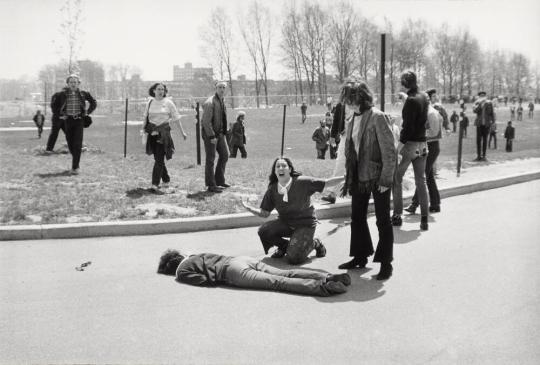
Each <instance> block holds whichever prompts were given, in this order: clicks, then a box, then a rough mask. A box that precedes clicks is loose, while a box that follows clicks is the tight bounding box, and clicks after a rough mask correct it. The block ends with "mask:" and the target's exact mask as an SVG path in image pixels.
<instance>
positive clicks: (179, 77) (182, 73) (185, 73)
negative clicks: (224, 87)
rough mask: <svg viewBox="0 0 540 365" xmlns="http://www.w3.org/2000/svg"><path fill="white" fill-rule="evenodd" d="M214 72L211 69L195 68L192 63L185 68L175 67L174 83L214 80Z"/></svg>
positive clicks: (186, 64) (188, 63) (185, 65)
mask: <svg viewBox="0 0 540 365" xmlns="http://www.w3.org/2000/svg"><path fill="white" fill-rule="evenodd" d="M213 76H214V70H213V69H212V68H211V67H193V65H192V64H191V62H187V63H185V64H184V67H180V66H178V65H173V81H190V80H194V79H199V78H212V77H213Z"/></svg>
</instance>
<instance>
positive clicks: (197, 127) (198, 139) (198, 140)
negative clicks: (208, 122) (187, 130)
mask: <svg viewBox="0 0 540 365" xmlns="http://www.w3.org/2000/svg"><path fill="white" fill-rule="evenodd" d="M199 107H200V105H199V102H197V104H196V105H195V119H196V120H197V123H196V124H195V141H196V143H197V165H200V164H201V117H200V113H199Z"/></svg>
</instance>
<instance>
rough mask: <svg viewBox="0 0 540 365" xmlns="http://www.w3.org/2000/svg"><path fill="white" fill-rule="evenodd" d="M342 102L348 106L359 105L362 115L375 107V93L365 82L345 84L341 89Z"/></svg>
mask: <svg viewBox="0 0 540 365" xmlns="http://www.w3.org/2000/svg"><path fill="white" fill-rule="evenodd" d="M340 100H341V101H342V102H343V103H345V104H347V105H359V106H360V113H363V112H364V111H366V110H369V109H370V108H371V107H373V93H372V92H371V90H370V89H369V86H368V85H367V83H365V82H364V81H358V82H355V83H354V84H353V83H347V84H345V85H344V86H343V87H342V88H341V95H340Z"/></svg>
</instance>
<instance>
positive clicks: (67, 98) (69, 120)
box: [47, 75, 97, 175]
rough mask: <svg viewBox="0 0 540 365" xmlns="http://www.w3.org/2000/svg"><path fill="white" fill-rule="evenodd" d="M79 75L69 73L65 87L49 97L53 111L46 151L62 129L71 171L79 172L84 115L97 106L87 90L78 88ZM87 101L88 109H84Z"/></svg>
mask: <svg viewBox="0 0 540 365" xmlns="http://www.w3.org/2000/svg"><path fill="white" fill-rule="evenodd" d="M80 83H81V81H80V79H79V76H77V75H70V76H69V77H68V78H67V79H66V84H67V87H65V88H64V89H63V90H62V91H59V92H57V93H55V94H54V95H53V96H52V98H51V110H52V113H53V117H52V124H53V127H52V128H51V134H50V136H49V140H48V142H47V151H48V152H52V150H53V148H54V144H55V143H56V138H57V137H58V131H59V130H60V129H62V130H63V131H64V133H65V134H66V140H67V143H68V148H69V152H70V153H71V155H72V163H71V173H72V174H73V175H77V174H79V161H80V160H81V151H82V143H83V133H84V121H83V120H84V117H85V116H87V115H90V114H91V113H92V112H93V111H94V110H95V109H96V106H97V103H96V100H95V99H94V98H93V97H92V95H91V94H90V93H89V92H88V91H84V90H80V89H79V85H80ZM86 102H88V104H89V105H88V109H86Z"/></svg>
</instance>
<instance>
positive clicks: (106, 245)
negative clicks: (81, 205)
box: [0, 180, 540, 364]
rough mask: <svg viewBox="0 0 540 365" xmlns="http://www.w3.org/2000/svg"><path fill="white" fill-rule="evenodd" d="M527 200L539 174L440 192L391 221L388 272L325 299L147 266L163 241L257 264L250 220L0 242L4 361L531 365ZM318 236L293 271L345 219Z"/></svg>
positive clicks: (533, 237)
mask: <svg viewBox="0 0 540 365" xmlns="http://www.w3.org/2000/svg"><path fill="white" fill-rule="evenodd" d="M539 207H540V180H535V181H532V182H526V183H522V184H516V185H511V186H507V187H503V188H498V189H492V190H486V191H481V192H476V193H473V194H466V195H461V196H453V197H449V198H446V199H444V200H443V202H442V212H441V213H437V214H433V216H432V218H431V221H430V229H429V231H427V232H421V231H420V230H419V216H418V215H414V216H405V217H404V224H403V226H402V227H401V228H395V247H394V257H395V261H394V276H393V277H392V278H390V280H388V281H384V282H381V281H377V280H375V279H374V275H375V274H376V273H377V272H378V269H379V267H378V266H379V265H378V264H373V263H371V262H370V263H369V264H368V266H367V268H366V269H363V270H351V271H350V274H351V276H352V284H351V286H350V287H349V288H350V289H349V292H348V293H346V294H343V295H339V296H334V297H328V298H316V297H307V296H300V295H293V294H284V293H276V292H265V291H255V290H240V289H234V288H224V287H219V288H201V287H192V286H188V285H185V284H180V283H177V282H176V281H175V280H174V278H173V277H169V276H162V275H158V274H156V273H155V271H156V268H157V263H158V259H159V256H160V254H161V253H162V251H164V250H165V249H166V248H169V247H171V248H183V249H188V250H192V251H194V252H213V253H221V254H226V255H250V256H255V257H259V258H261V259H263V258H264V256H263V255H262V248H261V245H260V243H259V241H258V237H257V233H256V231H257V228H256V227H250V228H241V229H230V230H221V231H207V232H194V233H184V234H164V235H153V236H131V237H98V238H81V239H55V240H47V239H45V240H43V239H42V240H33V241H4V242H1V244H0V293H1V302H0V363H1V364H28V363H33V364H50V363H62V364H72V363H88V364H112V363H114V364H120V363H121V364H164V363H175V364H425V363H429V364H432V363H433V364H515V363H519V364H537V363H538V362H539V360H540V330H539V328H540V309H539V308H540V290H539V289H540V285H539V284H540V265H538V262H539V261H540V245H539V239H538V237H539V236H540V225H539V224H538V222H539V218H540V208H539ZM369 224H370V228H371V230H372V234H373V235H374V236H375V238H376V227H375V220H374V217H370V219H369ZM317 232H318V235H319V237H321V238H322V240H323V242H324V243H325V244H326V246H327V248H328V255H327V257H325V258H321V259H317V258H315V257H313V259H312V260H311V261H310V262H308V263H307V264H305V265H303V266H305V267H311V268H316V269H320V270H326V271H331V272H336V271H338V270H337V266H338V265H339V264H340V263H342V262H344V261H346V260H348V246H349V243H348V241H349V233H350V229H349V226H348V221H347V220H346V219H334V220H325V221H322V224H321V225H320V226H319V227H318V230H317ZM264 260H265V261H266V262H268V263H271V264H273V265H276V266H279V267H285V266H286V265H285V264H284V263H283V262H282V261H281V260H274V259H269V258H264ZM88 262H90V263H89V264H88ZM84 263H86V265H85V266H82V264H84Z"/></svg>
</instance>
